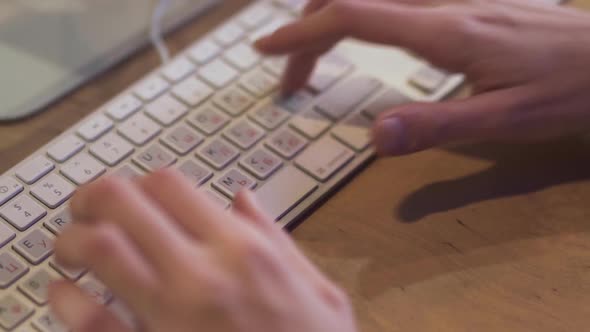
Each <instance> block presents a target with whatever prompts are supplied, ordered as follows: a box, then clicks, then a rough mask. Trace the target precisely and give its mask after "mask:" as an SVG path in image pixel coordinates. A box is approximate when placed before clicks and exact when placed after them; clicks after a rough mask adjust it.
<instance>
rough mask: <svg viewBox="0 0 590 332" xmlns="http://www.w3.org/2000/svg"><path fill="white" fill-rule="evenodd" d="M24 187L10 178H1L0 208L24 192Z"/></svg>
mask: <svg viewBox="0 0 590 332" xmlns="http://www.w3.org/2000/svg"><path fill="white" fill-rule="evenodd" d="M23 189H24V187H23V185H22V184H20V183H19V182H18V181H16V180H15V179H14V178H12V177H10V176H0V206H2V205H4V204H5V203H6V202H8V201H9V200H11V199H12V198H13V197H14V196H16V195H18V194H19V193H20V192H21V191H23Z"/></svg>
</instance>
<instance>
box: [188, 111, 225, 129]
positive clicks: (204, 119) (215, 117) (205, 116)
mask: <svg viewBox="0 0 590 332" xmlns="http://www.w3.org/2000/svg"><path fill="white" fill-rule="evenodd" d="M229 120H230V118H229V116H227V115H225V114H224V113H223V112H221V111H220V110H218V109H217V108H216V107H214V106H212V105H205V106H203V107H202V108H200V109H199V110H198V111H197V113H195V114H193V115H191V116H190V117H189V118H188V122H189V123H190V124H191V125H192V126H194V127H195V128H197V129H198V130H200V131H201V132H203V133H204V134H205V135H208V136H211V135H213V134H215V133H216V132H218V131H219V130H220V129H222V128H223V127H225V126H226V125H227V124H228V123H229Z"/></svg>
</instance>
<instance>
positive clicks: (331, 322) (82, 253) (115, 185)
mask: <svg viewBox="0 0 590 332" xmlns="http://www.w3.org/2000/svg"><path fill="white" fill-rule="evenodd" d="M70 209H71V212H72V215H73V218H74V219H75V220H76V221H77V222H76V223H74V224H72V225H70V226H69V227H68V228H67V229H66V230H65V231H64V233H63V234H62V235H60V237H59V238H58V239H57V242H56V245H55V249H56V255H57V259H58V260H59V261H60V262H61V263H62V264H64V265H66V266H70V267H75V268H80V267H84V268H89V269H90V270H91V271H92V272H93V273H94V274H95V275H96V276H97V277H98V278H99V279H100V280H101V281H103V282H104V283H105V284H106V285H107V286H108V287H109V288H110V289H111V291H112V292H113V293H114V294H115V296H117V297H118V298H119V299H121V300H122V301H123V302H124V303H126V304H127V305H128V307H129V308H130V310H131V311H132V312H133V313H134V315H135V317H136V318H137V320H138V323H139V326H140V328H141V331H154V332H163V331H165V332H184V331H209V332H222V331H223V332H234V331H235V332H246V331H248V332H250V331H258V332H301V331H306V332H325V331H339V332H340V331H341V332H354V331H355V324H354V320H353V316H352V313H351V308H350V305H349V302H348V299H347V297H346V296H345V295H344V293H343V292H342V291H341V290H339V289H338V288H337V287H335V286H334V285H333V284H332V283H331V282H330V281H328V280H327V279H326V278H325V277H324V276H323V275H322V274H321V273H320V272H319V271H318V270H316V268H315V267H314V266H313V265H312V264H311V263H310V262H309V261H308V260H307V259H306V258H305V257H304V256H303V255H302V254H301V252H300V251H299V250H298V249H297V248H296V246H295V244H294V243H293V242H292V240H291V239H290V238H289V236H288V235H287V234H286V233H284V232H283V231H282V230H281V229H280V228H278V226H276V225H275V224H274V222H273V221H271V220H269V219H268V218H267V217H266V216H265V215H264V214H263V213H262V212H261V211H260V210H259V209H258V208H257V206H256V203H255V202H254V200H253V198H252V197H251V196H250V194H248V193H246V192H243V193H241V194H240V195H238V197H237V198H236V200H235V202H234V209H233V210H232V211H231V212H227V211H223V210H222V209H221V208H220V207H219V206H217V205H216V204H215V203H214V202H212V201H211V200H210V199H209V198H207V197H205V195H204V193H201V192H199V191H197V190H195V189H194V188H193V187H191V186H190V184H188V183H187V182H186V181H185V179H184V178H183V177H182V175H178V174H176V173H175V172H174V171H171V170H164V171H160V172H158V173H155V174H153V175H149V176H147V177H145V178H143V179H140V180H138V182H130V181H126V180H120V179H115V178H106V179H102V180H99V181H97V182H95V183H93V184H90V185H88V186H86V187H84V188H82V189H81V190H80V191H79V192H78V193H77V194H76V195H75V196H74V197H73V198H72V201H71V206H70ZM49 296H50V303H51V305H52V307H53V309H54V311H55V312H56V314H57V316H58V317H59V318H61V320H62V321H63V322H64V323H65V324H66V325H67V326H68V327H69V328H71V329H73V330H74V331H77V332H106V331H108V332H127V331H129V329H128V328H127V327H125V326H124V325H123V324H122V323H121V322H120V321H118V320H117V319H116V318H115V316H113V315H112V314H111V313H110V312H109V311H107V310H106V309H105V308H104V307H102V306H100V305H98V304H96V303H94V302H92V301H91V300H90V298H89V297H88V296H87V295H85V294H84V293H83V292H82V291H81V290H80V289H79V288H77V287H76V286H75V285H74V284H72V283H70V282H67V281H62V282H58V283H56V284H54V285H52V287H50V292H49Z"/></svg>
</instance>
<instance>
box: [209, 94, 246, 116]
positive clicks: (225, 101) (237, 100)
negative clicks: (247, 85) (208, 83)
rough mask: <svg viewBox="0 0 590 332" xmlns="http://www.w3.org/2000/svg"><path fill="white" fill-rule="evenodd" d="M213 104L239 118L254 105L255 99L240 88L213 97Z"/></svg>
mask: <svg viewBox="0 0 590 332" xmlns="http://www.w3.org/2000/svg"><path fill="white" fill-rule="evenodd" d="M213 103H214V104H215V105H217V106H219V107H220V108H222V109H223V110H224V111H225V112H226V113H227V114H229V115H231V116H234V117H235V116H238V115H240V114H242V113H244V112H245V111H246V110H248V109H249V108H250V107H251V106H252V105H254V99H253V98H252V97H250V96H249V95H248V94H247V93H246V92H244V91H242V89H240V88H238V87H230V88H227V89H225V90H222V91H220V92H219V93H217V94H216V95H215V97H213Z"/></svg>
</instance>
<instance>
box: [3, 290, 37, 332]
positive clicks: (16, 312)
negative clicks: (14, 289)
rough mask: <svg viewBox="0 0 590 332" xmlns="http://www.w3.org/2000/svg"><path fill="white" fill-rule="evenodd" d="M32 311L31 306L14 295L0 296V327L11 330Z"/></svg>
mask: <svg viewBox="0 0 590 332" xmlns="http://www.w3.org/2000/svg"><path fill="white" fill-rule="evenodd" d="M33 313H34V310H33V308H32V307H30V306H28V305H27V304H25V303H24V302H22V301H21V300H19V299H18V298H16V297H15V296H12V295H6V296H3V297H2V298H0V327H2V328H4V329H6V330H10V331H12V330H13V329H14V328H15V327H17V326H18V325H20V324H21V323H22V322H23V321H24V320H25V319H27V318H28V317H29V316H31V315H32V314H33ZM6 330H4V331H6ZM19 331H20V330H19Z"/></svg>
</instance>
